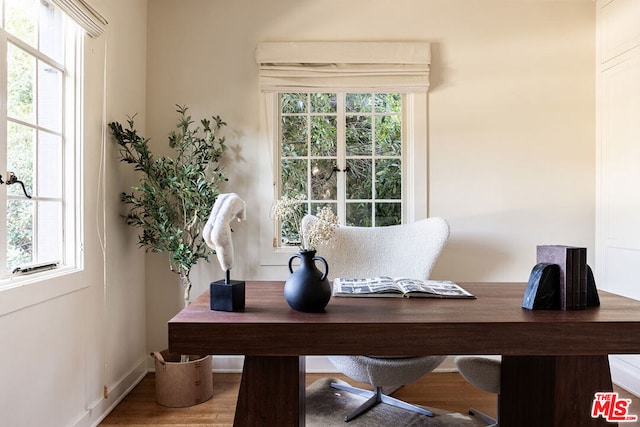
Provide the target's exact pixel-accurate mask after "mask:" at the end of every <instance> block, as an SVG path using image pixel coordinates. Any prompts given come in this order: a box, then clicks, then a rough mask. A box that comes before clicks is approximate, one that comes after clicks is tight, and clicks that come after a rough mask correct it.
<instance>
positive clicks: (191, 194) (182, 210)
mask: <svg viewBox="0 0 640 427" xmlns="http://www.w3.org/2000/svg"><path fill="white" fill-rule="evenodd" d="M187 110H188V107H186V106H180V105H177V110H176V111H177V113H178V115H179V118H178V124H177V131H176V130H174V131H172V132H170V133H169V136H168V142H169V147H170V148H171V149H172V150H173V153H174V155H173V156H154V155H153V153H152V152H151V149H150V147H149V139H147V138H145V137H143V136H142V135H140V134H139V133H138V131H137V130H136V129H135V124H134V118H135V115H134V116H131V117H129V118H128V120H127V123H128V127H126V128H125V127H123V126H122V125H121V124H120V123H118V122H112V123H109V128H110V129H111V132H112V134H113V136H114V137H115V140H116V142H117V143H118V145H119V150H118V152H119V155H120V160H121V161H122V162H124V163H128V164H130V165H131V166H132V167H133V169H134V170H135V171H137V172H139V173H140V174H141V178H140V183H139V184H138V185H136V186H133V187H131V190H132V191H131V192H130V193H127V192H123V193H122V194H121V196H120V199H121V200H122V202H123V203H124V204H125V205H127V206H128V209H129V210H128V213H127V215H126V222H127V224H129V225H130V226H132V227H136V228H139V229H140V231H141V232H140V234H139V235H138V243H139V245H140V247H144V248H145V249H146V250H147V251H149V250H150V251H153V252H162V253H166V254H167V255H168V257H169V267H170V269H171V271H173V272H175V273H177V274H179V276H180V282H181V283H182V285H183V287H184V301H185V305H187V304H189V302H190V300H189V293H190V290H191V281H190V279H189V273H190V272H191V268H192V267H193V266H194V265H195V264H197V262H198V261H199V260H200V259H206V260H207V261H208V260H209V257H210V256H211V255H213V254H214V253H215V252H214V251H213V250H211V249H210V248H209V247H208V246H207V245H206V243H205V242H204V241H203V239H202V236H201V233H202V228H203V226H204V224H205V223H206V221H207V219H208V216H209V214H210V212H211V208H212V207H213V204H214V202H215V200H216V198H217V197H218V193H219V187H220V183H221V182H223V181H225V180H226V178H225V175H224V173H223V172H222V167H221V164H220V162H221V159H222V156H223V153H224V152H225V151H226V149H227V146H226V145H225V138H224V137H220V136H219V131H220V130H221V128H222V127H224V126H226V123H225V122H223V121H222V119H221V118H220V117H219V116H215V117H212V120H213V121H211V120H208V119H202V120H200V125H194V121H193V120H192V119H191V116H190V115H188V112H187Z"/></svg>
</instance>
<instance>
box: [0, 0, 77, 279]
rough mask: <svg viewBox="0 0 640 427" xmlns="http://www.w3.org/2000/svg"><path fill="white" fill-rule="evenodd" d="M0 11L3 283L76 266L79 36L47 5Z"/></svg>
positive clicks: (18, 4) (9, 5)
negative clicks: (40, 271) (30, 273)
mask: <svg viewBox="0 0 640 427" xmlns="http://www.w3.org/2000/svg"><path fill="white" fill-rule="evenodd" d="M0 5H1V6H2V7H1V8H0V10H2V15H1V19H0V25H1V28H0V85H1V86H2V90H1V91H0V96H2V98H3V99H2V102H1V104H2V105H3V107H4V108H1V109H0V135H2V137H1V138H0V152H1V153H2V155H0V175H1V176H2V181H3V184H1V185H0V202H1V204H0V207H1V208H0V223H2V224H3V226H2V227H0V267H1V268H0V280H2V279H3V278H5V279H6V278H8V277H12V276H14V275H16V274H23V273H25V272H28V271H30V270H31V269H32V268H33V267H34V266H36V265H43V264H44V265H49V266H52V267H59V266H65V265H73V264H74V263H75V259H74V254H75V233H74V223H75V202H74V197H75V189H74V187H75V183H76V182H77V178H76V174H77V173H78V171H79V167H78V164H77V150H76V145H77V140H76V137H77V130H76V127H77V121H76V115H77V114H78V111H79V108H78V107H79V102H78V99H79V96H78V95H79V92H78V90H79V85H78V83H79V82H78V80H77V79H78V74H79V73H78V72H77V70H78V68H77V67H78V65H79V62H80V61H79V60H78V56H79V53H80V52H81V49H80V47H81V45H82V32H81V30H80V29H79V28H78V27H77V26H76V25H75V24H74V23H73V22H71V21H70V20H69V19H68V18H67V17H66V16H65V14H64V13H62V12H61V11H60V10H59V9H57V7H55V6H54V5H53V4H51V3H49V2H47V1H46V0H0ZM33 271H37V269H35V270H33Z"/></svg>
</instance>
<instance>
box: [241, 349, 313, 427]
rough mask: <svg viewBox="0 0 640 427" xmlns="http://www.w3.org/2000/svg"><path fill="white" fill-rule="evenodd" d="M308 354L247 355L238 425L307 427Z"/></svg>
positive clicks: (244, 426)
mask: <svg viewBox="0 0 640 427" xmlns="http://www.w3.org/2000/svg"><path fill="white" fill-rule="evenodd" d="M304 416H305V357H304V356H245V359H244V368H243V370H242V380H241V382H240V391H239V393H238V404H237V406H236V414H235V417H234V420H233V425H234V426H235V427H246V426H279V427H280V426H282V427H297V426H304Z"/></svg>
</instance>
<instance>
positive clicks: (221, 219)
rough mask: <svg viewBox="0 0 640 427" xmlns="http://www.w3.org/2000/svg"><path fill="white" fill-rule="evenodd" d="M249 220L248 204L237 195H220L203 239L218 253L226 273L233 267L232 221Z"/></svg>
mask: <svg viewBox="0 0 640 427" xmlns="http://www.w3.org/2000/svg"><path fill="white" fill-rule="evenodd" d="M246 218H247V214H246V203H245V202H244V200H242V199H241V198H240V197H238V195H237V194H236V193H224V194H219V195H218V198H217V199H216V202H215V203H214V204H213V208H212V209H211V215H209V219H208V220H207V223H206V224H205V226H204V228H203V229H202V237H203V239H204V241H205V242H206V243H207V246H209V247H210V248H211V249H214V250H215V251H216V255H217V257H218V261H219V262H220V267H222V270H224V271H225V272H226V277H227V281H228V279H229V270H230V269H231V266H232V265H233V240H232V239H231V221H233V220H238V221H243V220H245V219H246Z"/></svg>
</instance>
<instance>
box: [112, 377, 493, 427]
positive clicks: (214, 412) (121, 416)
mask: <svg viewBox="0 0 640 427" xmlns="http://www.w3.org/2000/svg"><path fill="white" fill-rule="evenodd" d="M323 377H333V378H340V379H343V380H345V381H347V382H349V383H350V384H353V385H360V386H364V385H363V384H358V383H357V382H354V381H353V380H351V379H350V378H347V377H345V376H344V375H340V374H334V373H332V374H307V380H306V382H307V385H309V384H311V383H313V382H314V381H316V380H317V379H320V378H323ZM239 386H240V374H219V373H216V374H214V376H213V398H212V399H211V400H209V401H207V402H204V403H202V404H200V405H196V406H191V407H188V408H165V407H163V406H160V405H158V404H157V403H156V401H155V376H154V374H148V375H147V376H146V377H145V378H144V379H143V380H142V382H140V384H138V385H137V386H136V387H135V388H134V389H133V390H132V391H131V393H129V395H128V396H127V397H125V399H124V400H123V401H122V402H120V404H119V405H118V406H117V407H116V408H115V409H114V410H113V412H111V414H109V415H108V416H107V417H106V418H105V419H104V421H103V422H102V423H101V424H100V426H103V427H107V426H123V425H126V426H151V425H153V426H156V425H157V426H165V427H183V426H189V427H193V426H202V427H204V426H207V427H222V426H225V427H226V426H231V425H232V424H233V414H234V411H235V405H236V399H237V397H238V388H239ZM394 396H395V397H398V398H400V399H403V400H408V401H410V402H412V403H417V404H423V405H428V406H433V407H436V408H441V409H447V410H450V411H456V412H463V413H464V412H466V411H467V410H468V408H469V405H470V404H471V405H472V406H473V407H474V408H476V409H478V410H480V411H483V412H485V413H488V414H490V415H492V416H495V412H496V395H494V394H491V393H487V392H484V391H482V390H479V389H477V388H475V387H473V386H472V385H470V384H468V383H467V382H466V381H465V380H464V379H463V378H462V377H461V376H460V375H459V374H457V373H453V372H436V373H431V374H429V375H426V376H425V377H423V378H422V379H420V380H419V381H417V382H415V383H413V384H410V385H408V386H405V387H403V388H401V389H400V390H398V391H397V392H396V393H395V394H394Z"/></svg>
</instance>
